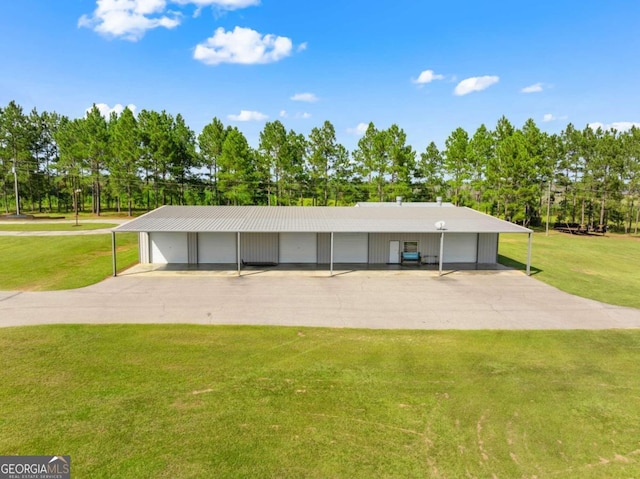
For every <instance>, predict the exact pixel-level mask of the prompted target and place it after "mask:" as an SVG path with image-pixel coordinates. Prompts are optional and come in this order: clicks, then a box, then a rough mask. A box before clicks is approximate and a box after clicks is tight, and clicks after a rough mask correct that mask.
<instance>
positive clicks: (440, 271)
mask: <svg viewBox="0 0 640 479" xmlns="http://www.w3.org/2000/svg"><path fill="white" fill-rule="evenodd" d="M442 256H444V231H443V232H442V233H440V257H439V258H438V260H439V265H438V276H442Z"/></svg>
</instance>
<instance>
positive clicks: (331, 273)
mask: <svg viewBox="0 0 640 479" xmlns="http://www.w3.org/2000/svg"><path fill="white" fill-rule="evenodd" d="M332 276H333V231H332V232H331V258H330V259H329V277H332Z"/></svg>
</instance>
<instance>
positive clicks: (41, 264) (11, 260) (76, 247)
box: [0, 233, 138, 291]
mask: <svg viewBox="0 0 640 479" xmlns="http://www.w3.org/2000/svg"><path fill="white" fill-rule="evenodd" d="M116 244H117V261H118V267H119V269H123V268H127V267H129V266H131V265H133V264H135V263H136V262H137V259H138V240H137V236H136V235H135V234H132V233H119V234H118V235H116ZM0 251H1V252H2V261H0V290H24V291H26V290H29V291H45V290H58V289H71V288H80V287H83V286H87V285H90V284H94V283H97V282H99V281H102V280H103V279H104V278H106V277H108V276H110V275H111V274H112V259H111V235H110V234H104V235H79V236H0Z"/></svg>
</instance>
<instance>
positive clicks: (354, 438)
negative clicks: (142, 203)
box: [0, 325, 640, 479]
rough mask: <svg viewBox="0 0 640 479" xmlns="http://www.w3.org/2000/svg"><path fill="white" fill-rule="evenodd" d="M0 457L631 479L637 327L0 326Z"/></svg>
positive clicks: (225, 468) (222, 468) (259, 473)
mask: <svg viewBox="0 0 640 479" xmlns="http://www.w3.org/2000/svg"><path fill="white" fill-rule="evenodd" d="M0 360H1V361H2V364H3V367H2V368H0V383H1V384H2V388H0V425H1V427H2V434H0V451H2V453H3V454H8V455H24V454H69V455H70V456H71V459H72V467H73V477H76V478H85V477H90V478H110V477H135V478H175V477H180V478H200V477H222V478H225V477H259V478H261V477H264V478H270V477H280V478H299V477H310V478H326V477H332V478H367V479H368V478H372V477H376V478H382V477H419V478H424V477H434V478H436V477H437V478H458V477H482V478H484V477H487V478H491V477H501V478H502V477H504V478H511V477H525V478H533V477H538V478H545V477H561V478H565V477H580V478H630V477H640V375H639V374H638V372H637V365H638V364H639V362H640V331H604V332H603V331H600V332H593V331H566V332H557V331H556V332H549V331H539V332H499V331H473V332H471V331H470V332H446V331H445V332H428V331H401V332H400V331H361V330H335V329H334V330H331V329H304V328H298V329H296V328H280V327H206V326H184V325H111V326H80V325H64V326H60V325H58V326H41V327H40V326H39V327H28V328H8V329H2V330H1V332H0Z"/></svg>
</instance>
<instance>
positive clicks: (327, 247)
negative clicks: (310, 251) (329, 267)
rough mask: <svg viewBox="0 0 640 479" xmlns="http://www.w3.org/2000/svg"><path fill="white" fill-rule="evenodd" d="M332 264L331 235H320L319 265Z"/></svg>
mask: <svg viewBox="0 0 640 479" xmlns="http://www.w3.org/2000/svg"><path fill="white" fill-rule="evenodd" d="M330 262H331V233H318V264H329V263H330Z"/></svg>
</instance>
